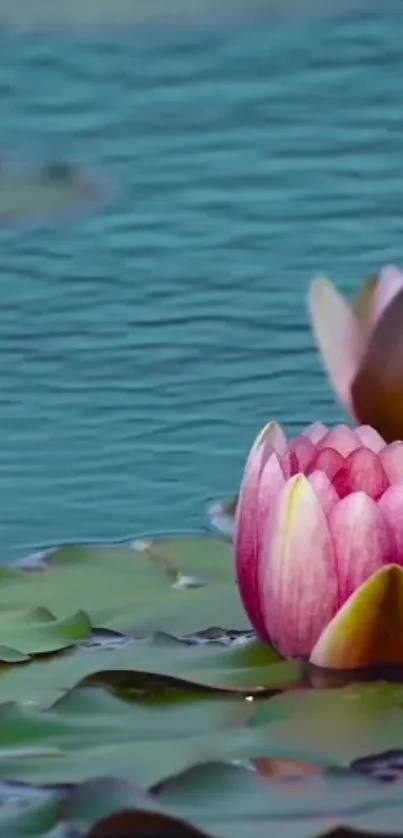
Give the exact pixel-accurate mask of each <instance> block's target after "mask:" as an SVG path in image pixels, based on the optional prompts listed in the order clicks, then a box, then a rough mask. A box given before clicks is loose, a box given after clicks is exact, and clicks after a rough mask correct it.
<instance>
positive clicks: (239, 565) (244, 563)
mask: <svg viewBox="0 0 403 838" xmlns="http://www.w3.org/2000/svg"><path fill="white" fill-rule="evenodd" d="M284 445H286V441H285V437H284V434H283V432H282V430H281V428H280V427H279V426H278V425H276V424H275V423H270V424H269V425H266V426H265V428H263V430H262V431H261V432H260V434H259V435H258V437H257V438H256V440H255V442H254V444H253V446H252V449H251V451H250V454H249V457H248V460H247V463H246V467H245V471H244V476H243V480H242V483H241V489H240V492H239V498H238V503H237V511H236V519H235V536H234V542H235V558H236V569H237V577H238V584H239V589H240V593H241V597H242V601H243V604H244V607H245V610H246V613H247V614H248V617H249V619H250V621H251V622H252V624H254V625H256V620H259V613H260V611H259V601H258V591H257V584H256V578H257V563H258V551H259V483H260V477H261V474H262V471H263V469H264V466H265V464H266V462H267V461H268V460H269V458H270V456H271V454H272V453H273V449H274V447H276V448H279V449H280V450H281V448H282V447H283V446H284ZM256 615H257V616H256ZM256 628H257V630H258V631H259V633H260V635H261V637H264V636H265V628H264V625H259V628H258V627H257V625H256Z"/></svg>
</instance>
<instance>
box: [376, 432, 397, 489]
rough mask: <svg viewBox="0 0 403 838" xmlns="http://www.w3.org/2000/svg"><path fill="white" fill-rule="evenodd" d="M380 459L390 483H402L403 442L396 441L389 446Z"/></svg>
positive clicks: (382, 452)
mask: <svg viewBox="0 0 403 838" xmlns="http://www.w3.org/2000/svg"><path fill="white" fill-rule="evenodd" d="M379 457H380V460H381V463H382V465H383V467H384V469H385V472H386V475H387V477H388V480H389V483H392V484H393V483H400V482H401V481H402V480H403V442H399V441H396V442H392V443H391V444H390V445H387V446H386V448H384V449H383V451H381V453H380V455H379Z"/></svg>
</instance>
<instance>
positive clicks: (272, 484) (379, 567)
mask: <svg viewBox="0 0 403 838" xmlns="http://www.w3.org/2000/svg"><path fill="white" fill-rule="evenodd" d="M235 555H236V565H237V580H238V584H239V589H240V594H241V598H242V600H243V603H244V606H245V609H246V611H247V613H248V615H249V618H250V620H251V623H252V625H253V626H254V627H255V629H256V631H257V633H258V635H259V636H260V638H261V639H262V640H263V641H265V642H269V643H272V644H273V645H274V646H275V647H276V648H277V649H278V650H279V652H280V653H282V654H283V655H284V656H285V657H292V658H294V657H296V658H303V659H310V661H311V662H313V663H315V664H317V665H320V666H323V667H329V668H337V669H355V668H361V667H366V666H373V665H376V664H396V663H398V664H403V569H402V568H403V442H394V443H392V444H391V445H387V444H386V443H385V441H384V440H383V439H382V437H381V436H380V435H379V434H378V433H377V431H376V430H374V428H372V427H370V426H368V425H361V426H359V427H357V428H354V429H353V430H352V429H351V428H348V427H347V426H345V425H340V426H337V427H335V428H333V429H331V430H328V428H326V427H325V426H324V425H322V424H320V423H316V424H314V425H312V426H311V427H310V428H308V429H307V431H306V432H305V433H304V434H303V435H302V436H299V437H297V438H296V439H295V440H293V441H292V442H291V443H290V444H288V443H287V440H286V437H285V435H284V433H283V431H282V429H281V428H280V426H279V425H277V424H275V423H271V424H269V425H267V426H266V427H265V428H264V429H263V430H262V432H261V433H260V434H259V436H258V437H257V439H256V441H255V443H254V445H253V447H252V450H251V452H250V454H249V458H248V461H247V464H246V468H245V473H244V477H243V481H242V485H241V490H240V494H239V502H238V507H237V513H236V532H235Z"/></svg>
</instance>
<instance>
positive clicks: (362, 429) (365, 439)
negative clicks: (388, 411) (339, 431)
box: [354, 425, 386, 454]
mask: <svg viewBox="0 0 403 838" xmlns="http://www.w3.org/2000/svg"><path fill="white" fill-rule="evenodd" d="M354 430H355V433H356V435H357V436H358V438H359V440H360V441H361V442H362V444H363V445H364V446H365V448H370V449H371V451H374V453H375V454H379V452H380V451H382V449H383V448H386V442H385V440H384V439H383V437H381V435H380V434H378V431H376V430H375V428H372V427H371V425H359V426H358V428H354Z"/></svg>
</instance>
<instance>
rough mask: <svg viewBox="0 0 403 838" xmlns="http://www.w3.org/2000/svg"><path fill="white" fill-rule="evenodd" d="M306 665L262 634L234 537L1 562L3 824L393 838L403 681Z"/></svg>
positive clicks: (21, 828)
mask: <svg viewBox="0 0 403 838" xmlns="http://www.w3.org/2000/svg"><path fill="white" fill-rule="evenodd" d="M35 569H37V570H39V569H40V572H32V571H33V570H35ZM309 674H310V670H309V668H308V669H307V667H306V666H303V665H302V664H300V663H298V662H296V661H284V660H282V659H281V657H280V656H279V654H278V653H277V652H276V651H275V650H274V649H273V648H271V647H270V646H268V645H264V644H262V643H260V642H259V641H258V640H256V638H255V636H254V634H253V632H252V630H251V626H250V625H249V623H248V620H247V619H246V617H245V615H244V612H243V609H242V607H241V604H240V602H239V598H238V592H237V586H236V583H235V578H234V557H233V547H232V544H231V543H230V540H229V539H228V538H222V537H220V538H218V537H213V536H211V535H208V534H206V535H201V536H194V537H182V538H178V537H174V538H157V539H143V540H141V541H137V542H135V543H134V544H131V545H126V546H98V545H84V546H80V545H75V546H65V547H61V548H59V549H56V550H52V551H50V553H49V554H47V555H45V554H41V555H40V556H39V561H38V559H37V558H36V559H35V560H34V561H33V562H25V563H23V567H22V566H19V567H3V568H0V800H1V801H2V806H1V807H0V834H4V835H7V836H8V835H9V836H11V838H12V836H16V838H23V836H25V835H28V834H29V835H32V836H35V835H36V836H38V838H39V836H42V835H46V834H49V836H56V835H57V836H59V835H61V836H64V835H65V834H66V835H70V834H71V835H74V836H77V838H85V837H86V838H88V836H92V838H102V837H103V838H106V836H110V835H138V834H144V833H146V834H147V830H149V831H151V832H152V830H157V834H158V835H159V836H161V835H164V834H166V835H167V836H171V835H172V834H175V835H182V836H183V838H197V836H208V838H226V836H228V838H230V836H231V838H237V836H239V838H251V836H255V835H263V834H264V835H266V834H267V835H271V834H273V835H277V834H284V835H285V836H286V838H288V836H290V838H315V836H322V835H323V836H325V835H328V834H329V832H330V831H332V830H336V829H341V828H343V829H345V828H348V829H362V830H371V829H372V834H377V833H378V834H382V833H385V832H387V833H388V834H401V833H402V827H401V824H402V818H403V805H402V802H401V789H402V784H403V736H402V730H403V687H402V686H399V685H398V684H395V685H393V684H386V683H382V682H378V683H376V682H374V683H371V684H364V685H362V684H357V683H356V684H353V685H350V686H348V687H343V688H340V687H338V688H333V689H313V688H312V683H313V682H312V679H311V680H310V681H309V682H308V680H307V679H308V675H309ZM321 674H323V675H325V674H326V673H322V671H320V670H317V671H315V677H319V676H320V675H321ZM21 784H28V785H21ZM140 786H141V788H140ZM3 790H4V794H3ZM8 790H9V792H10V794H9V793H8ZM13 792H14V797H13ZM35 794H36V796H35ZM108 830H109V831H108ZM158 830H159V831H158ZM149 834H150V832H149ZM153 834H154V833H153Z"/></svg>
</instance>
